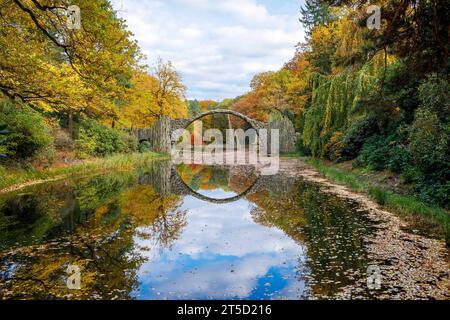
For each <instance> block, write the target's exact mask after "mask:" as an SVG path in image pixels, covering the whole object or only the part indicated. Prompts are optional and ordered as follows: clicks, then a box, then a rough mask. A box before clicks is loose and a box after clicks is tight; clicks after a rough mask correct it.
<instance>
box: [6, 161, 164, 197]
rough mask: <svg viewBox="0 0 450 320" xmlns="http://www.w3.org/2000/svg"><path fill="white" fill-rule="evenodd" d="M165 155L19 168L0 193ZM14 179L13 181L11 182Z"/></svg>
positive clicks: (144, 162)
mask: <svg viewBox="0 0 450 320" xmlns="http://www.w3.org/2000/svg"><path fill="white" fill-rule="evenodd" d="M167 158H168V156H167V155H163V154H157V153H152V152H148V153H133V154H119V155H113V156H111V157H108V158H94V159H90V160H86V161H83V162H81V163H76V164H73V165H68V166H64V167H60V168H50V169H48V170H33V171H26V170H19V171H16V172H14V171H13V172H10V173H8V169H5V171H6V172H7V176H6V177H5V181H6V182H4V183H2V184H0V195H3V194H7V193H11V192H16V191H19V190H21V189H24V188H27V187H31V186H34V185H39V184H43V183H48V182H54V181H59V180H63V179H67V178H70V177H74V176H82V175H84V174H99V173H101V172H104V171H105V170H109V169H113V168H114V169H118V170H128V169H131V168H134V167H136V166H140V165H144V164H146V163H148V162H152V161H155V160H163V159H167ZM13 181H14V182H13Z"/></svg>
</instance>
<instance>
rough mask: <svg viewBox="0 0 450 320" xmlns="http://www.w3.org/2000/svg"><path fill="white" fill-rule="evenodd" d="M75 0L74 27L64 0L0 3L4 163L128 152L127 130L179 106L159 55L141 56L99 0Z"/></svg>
mask: <svg viewBox="0 0 450 320" xmlns="http://www.w3.org/2000/svg"><path fill="white" fill-rule="evenodd" d="M77 5H78V6H79V7H80V9H81V12H82V13H83V15H82V22H83V23H82V25H81V28H80V29H73V28H70V25H69V24H68V23H67V21H68V18H67V10H66V9H67V8H68V3H67V1H64V0H61V1H60V0H57V1H53V0H52V1H31V0H14V1H6V2H5V1H3V2H2V4H1V6H0V134H1V140H0V142H1V144H0V154H2V159H3V160H2V161H3V165H4V166H5V165H6V166H11V165H12V164H17V163H20V164H23V163H26V164H30V163H31V164H33V165H34V166H37V167H42V166H48V165H50V164H51V163H52V162H54V161H55V160H58V159H55V157H56V158H57V157H59V156H61V154H62V155H63V156H64V158H65V159H66V158H86V157H92V156H106V155H110V154H113V153H123V152H130V151H135V150H136V149H137V147H138V146H137V142H136V141H135V138H134V136H133V135H131V134H130V130H131V129H133V128H139V127H148V126H150V125H151V124H152V122H154V121H155V120H156V119H158V118H159V117H161V116H165V115H167V116H171V117H182V116H185V115H186V113H187V107H186V102H185V91H186V88H185V86H184V85H183V83H182V81H181V76H180V75H179V73H177V72H176V71H175V69H174V67H173V66H172V64H171V63H170V62H166V61H163V60H162V59H159V60H158V61H157V63H156V64H155V65H153V66H146V65H144V64H143V61H144V58H145V57H144V56H143V55H142V54H141V52H140V49H139V46H138V44H137V43H136V42H135V41H134V40H132V36H133V35H132V34H131V33H130V32H129V31H128V30H127V26H126V24H125V21H124V20H122V19H120V18H118V16H117V13H116V12H115V11H114V10H113V8H112V5H111V3H110V2H109V1H107V0H93V1H92V0H81V1H77ZM125 129H127V130H125ZM0 168H1V167H0ZM0 170H4V169H0Z"/></svg>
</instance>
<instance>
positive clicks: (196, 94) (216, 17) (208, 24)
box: [112, 0, 304, 100]
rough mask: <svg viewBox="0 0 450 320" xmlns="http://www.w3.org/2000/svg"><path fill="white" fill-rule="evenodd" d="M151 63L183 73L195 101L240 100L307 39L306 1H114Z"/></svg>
mask: <svg viewBox="0 0 450 320" xmlns="http://www.w3.org/2000/svg"><path fill="white" fill-rule="evenodd" d="M112 2H113V5H114V8H115V9H116V10H118V12H119V15H120V16H121V17H123V18H125V19H126V20H127V24H128V26H129V29H130V30H131V31H132V32H133V33H134V34H135V38H136V40H138V42H139V44H140V46H141V48H142V51H143V53H144V54H145V55H146V56H147V58H148V61H147V64H149V65H152V64H154V62H155V60H156V59H157V57H158V56H160V57H161V58H163V59H165V60H171V61H172V62H173V63H174V65H175V67H176V68H177V70H178V71H179V72H180V73H181V74H182V76H183V80H184V82H185V84H186V85H187V87H188V98H190V99H194V98H195V99H214V100H221V99H224V98H234V97H235V96H238V95H241V94H243V93H245V92H247V91H248V90H249V87H248V84H249V82H250V80H251V79H252V77H253V76H254V75H255V74H257V73H259V72H262V71H267V70H276V69H279V68H280V67H281V66H282V65H283V63H284V62H286V61H288V60H289V59H290V58H291V57H292V56H293V55H294V52H295V45H296V44H297V43H298V42H300V41H301V40H303V38H304V31H303V29H302V26H301V24H300V22H299V21H298V18H299V8H300V5H301V4H302V3H303V0H161V1H158V0H113V1H112Z"/></svg>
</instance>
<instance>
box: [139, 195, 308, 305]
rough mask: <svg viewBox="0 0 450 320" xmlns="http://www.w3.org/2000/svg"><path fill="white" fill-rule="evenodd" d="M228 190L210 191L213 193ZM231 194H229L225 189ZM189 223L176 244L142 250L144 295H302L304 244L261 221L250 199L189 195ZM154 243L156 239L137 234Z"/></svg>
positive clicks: (143, 243) (141, 242)
mask: <svg viewBox="0 0 450 320" xmlns="http://www.w3.org/2000/svg"><path fill="white" fill-rule="evenodd" d="M218 195H220V196H222V197H223V196H224V192H223V191H219V190H214V191H208V196H210V197H215V196H218ZM225 196H226V195H225ZM180 209H181V210H188V212H189V213H188V216H187V221H188V224H187V226H186V228H185V229H184V230H183V232H182V234H181V236H180V238H179V239H178V240H177V241H176V242H175V243H174V244H173V246H172V248H171V249H170V250H169V249H163V250H161V251H160V252H161V254H155V253H156V252H157V251H158V250H152V251H150V252H145V253H143V254H144V255H146V256H147V257H148V258H149V260H148V262H147V263H145V264H144V265H143V266H142V267H141V270H140V273H139V276H140V281H141V288H140V289H141V292H140V297H139V298H144V299H160V298H172V299H174V298H187V299H189V298H193V299H202V298H227V297H228V298H255V299H260V298H270V297H271V294H273V297H274V298H278V297H280V296H282V297H287V298H297V297H298V296H299V295H300V294H301V292H302V291H303V288H302V287H303V283H301V282H299V281H298V279H297V276H296V270H295V268H296V267H297V264H298V263H297V260H298V259H301V258H302V257H304V255H305V254H306V253H305V248H303V247H301V246H300V245H298V244H297V243H295V242H294V241H293V240H292V239H290V238H289V237H287V236H286V235H285V234H284V233H283V232H282V231H281V230H278V229H276V228H267V227H264V226H261V225H258V224H256V223H255V222H254V221H253V220H252V217H251V215H250V211H251V209H252V205H251V204H250V203H249V202H247V201H246V200H240V201H238V202H235V203H232V204H226V205H211V204H209V203H205V202H202V201H199V200H197V199H195V198H193V197H186V198H185V199H184V203H183V205H182V207H181V208H180ZM136 241H137V243H138V244H139V246H145V247H151V240H142V239H136Z"/></svg>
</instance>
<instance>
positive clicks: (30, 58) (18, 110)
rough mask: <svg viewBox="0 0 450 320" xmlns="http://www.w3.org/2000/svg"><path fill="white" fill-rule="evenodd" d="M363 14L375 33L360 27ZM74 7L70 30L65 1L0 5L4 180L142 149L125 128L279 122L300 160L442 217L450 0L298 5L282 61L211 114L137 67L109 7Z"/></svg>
mask: <svg viewBox="0 0 450 320" xmlns="http://www.w3.org/2000/svg"><path fill="white" fill-rule="evenodd" d="M373 4H376V5H379V6H380V8H381V11H380V12H381V24H380V26H379V28H369V27H368V19H370V18H371V15H372V13H371V12H370V11H368V10H367V8H368V6H370V5H373ZM77 5H78V6H79V7H80V8H81V10H82V12H83V23H82V26H81V28H80V29H72V28H69V26H68V25H67V23H66V21H67V12H66V11H65V10H63V9H64V8H67V3H66V1H64V0H40V1H36V0H13V1H6V2H2V4H1V5H0V34H1V35H0V155H1V158H0V174H3V173H5V172H6V171H7V169H6V168H11V167H17V166H25V167H28V166H33V167H36V168H42V167H48V166H50V165H52V163H54V162H58V161H62V160H64V161H68V160H67V159H85V158H88V157H103V156H108V155H111V154H114V153H129V152H134V151H144V150H145V145H144V146H143V145H139V143H138V141H136V138H135V137H134V135H133V134H132V133H131V132H132V130H133V129H135V128H145V127H149V126H151V124H152V123H153V122H154V121H156V120H157V119H158V118H160V117H162V116H169V117H172V118H182V117H186V116H188V115H190V116H193V115H196V114H199V113H201V112H204V111H206V110H210V109H214V108H221V109H226V108H230V109H232V110H235V111H239V112H241V113H244V114H246V115H249V116H250V117H253V118H255V119H258V120H261V121H267V120H268V119H269V118H270V117H271V116H273V115H274V114H277V115H278V116H279V115H282V116H283V117H284V118H286V119H289V120H291V121H292V122H293V123H294V124H295V127H296V130H297V135H298V137H299V139H298V152H299V153H300V154H302V155H306V156H313V157H316V158H324V159H328V160H332V161H334V162H344V161H352V163H353V166H354V167H355V168H365V169H367V170H375V171H381V170H389V171H392V172H394V173H396V174H399V175H400V176H401V178H402V181H403V182H404V183H405V185H408V186H409V187H410V189H411V190H413V192H414V193H415V194H416V195H417V196H418V197H419V198H420V200H421V201H423V202H426V203H431V204H436V205H440V206H443V207H447V208H449V207H450V202H449V199H450V196H449V194H450V159H449V157H450V152H449V150H450V105H449V104H450V99H449V98H450V97H449V95H450V90H449V68H450V61H449V55H448V53H449V48H450V45H449V20H450V17H449V16H450V13H449V10H448V8H449V1H448V0H419V1H411V0H400V1H390V0H381V1H377V2H376V3H373V2H372V1H323V0H307V1H306V4H305V6H304V7H303V8H301V10H300V13H301V18H300V20H301V22H302V23H303V25H304V28H305V30H306V33H307V37H306V41H305V42H301V43H299V44H298V46H297V52H296V54H295V56H294V57H293V58H292V60H291V61H287V62H286V63H285V65H284V67H283V68H282V69H281V70H278V71H268V72H263V73H261V74H258V75H256V76H255V77H254V78H253V80H252V81H251V83H250V88H251V90H250V91H249V92H248V93H246V94H245V95H243V96H240V97H237V98H234V99H226V100H224V101H221V102H216V101H212V100H207V101H197V100H192V101H187V99H186V87H185V85H184V84H183V82H182V79H181V75H180V74H179V73H178V72H177V71H176V70H175V69H174V67H173V65H172V63H171V62H166V61H164V60H163V59H159V60H158V61H157V63H156V64H155V65H153V66H146V65H144V62H143V61H145V57H144V56H143V54H142V53H141V51H140V49H139V46H138V44H137V43H136V42H135V41H134V40H133V35H132V34H131V33H130V32H129V31H128V29H127V26H126V22H125V21H124V20H122V19H120V18H119V17H118V15H117V12H115V11H114V9H113V7H112V5H111V3H110V2H109V1H107V0H80V1H77ZM299 40H300V39H299ZM225 120H226V119H225V118H224V121H225Z"/></svg>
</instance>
